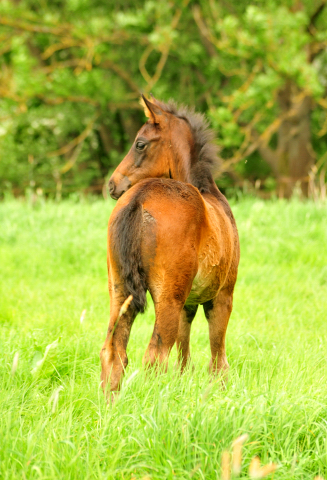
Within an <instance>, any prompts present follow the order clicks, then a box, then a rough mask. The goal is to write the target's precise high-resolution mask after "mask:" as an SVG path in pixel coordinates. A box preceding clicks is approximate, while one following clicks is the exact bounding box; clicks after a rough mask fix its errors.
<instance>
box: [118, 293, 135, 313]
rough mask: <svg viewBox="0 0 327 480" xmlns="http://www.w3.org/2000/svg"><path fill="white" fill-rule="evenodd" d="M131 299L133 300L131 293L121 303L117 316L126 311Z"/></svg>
mask: <svg viewBox="0 0 327 480" xmlns="http://www.w3.org/2000/svg"><path fill="white" fill-rule="evenodd" d="M132 300H133V295H130V296H129V297H127V298H126V300H125V302H124V303H123V304H122V306H121V308H120V310H119V318H120V317H121V316H122V315H124V314H125V313H126V312H127V310H128V307H129V306H130V304H131V302H132Z"/></svg>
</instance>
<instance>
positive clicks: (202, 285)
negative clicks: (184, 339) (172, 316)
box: [186, 204, 235, 304]
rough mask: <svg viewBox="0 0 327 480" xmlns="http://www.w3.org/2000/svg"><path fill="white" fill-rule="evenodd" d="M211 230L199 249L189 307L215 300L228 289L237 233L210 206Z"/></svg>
mask: <svg viewBox="0 0 327 480" xmlns="http://www.w3.org/2000/svg"><path fill="white" fill-rule="evenodd" d="M207 215H208V218H209V224H210V230H209V231H208V232H207V236H206V238H205V240H204V241H203V242H202V245H201V247H200V251H199V255H198V260H199V267H198V271H197V274H196V276H195V277H194V280H193V283H192V288H191V291H190V294H189V296H188V299H187V301H186V303H187V304H200V303H204V302H207V301H208V300H211V299H212V298H214V297H215V296H216V295H217V293H218V292H219V290H220V289H221V288H223V287H224V286H225V283H226V280H227V277H228V274H229V270H230V267H231V263H232V259H233V255H234V253H235V252H234V232H233V228H232V225H231V224H230V222H229V221H228V220H226V219H225V218H224V216H222V215H219V214H217V211H216V210H215V209H213V208H212V207H211V206H210V205H208V204H207Z"/></svg>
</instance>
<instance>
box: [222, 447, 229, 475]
mask: <svg viewBox="0 0 327 480" xmlns="http://www.w3.org/2000/svg"><path fill="white" fill-rule="evenodd" d="M221 470H222V472H221V478H222V480H230V478H231V471H230V454H229V452H227V450H224V451H223V454H222V457H221Z"/></svg>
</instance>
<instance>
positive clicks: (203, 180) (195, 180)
mask: <svg viewBox="0 0 327 480" xmlns="http://www.w3.org/2000/svg"><path fill="white" fill-rule="evenodd" d="M152 101H153V102H154V103H155V104H156V105H157V106H158V107H160V108H161V109H162V110H164V111H165V112H167V113H170V114H172V115H175V117H177V118H181V119H183V120H185V121H186V122H187V123H188V125H189V127H190V130H191V133H192V135H193V141H194V145H195V149H194V153H193V158H192V159H191V165H190V175H191V183H192V185H194V186H195V187H197V188H198V189H199V191H200V192H201V193H213V192H212V187H213V184H214V177H215V176H217V173H218V171H219V169H220V166H221V159H220V158H219V157H218V146H217V145H215V144H214V143H213V140H214V137H215V136H214V132H213V131H212V130H211V129H210V128H209V122H208V120H207V119H206V118H205V116H204V115H202V114H201V113H196V112H195V111H194V109H193V108H189V107H186V106H184V105H180V106H178V105H177V104H176V102H175V101H174V100H169V101H168V102H167V103H164V102H161V101H159V100H157V99H155V98H152Z"/></svg>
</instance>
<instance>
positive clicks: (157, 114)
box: [140, 94, 165, 124]
mask: <svg viewBox="0 0 327 480" xmlns="http://www.w3.org/2000/svg"><path fill="white" fill-rule="evenodd" d="M140 104H141V105H142V107H143V108H144V113H145V116H146V117H148V119H149V120H150V122H152V123H155V124H160V123H162V120H163V118H164V115H165V112H164V111H163V110H162V109H161V108H160V107H158V106H157V105H155V104H154V103H152V102H150V101H149V100H148V99H147V98H146V97H145V96H144V95H143V94H142V95H141V98H140Z"/></svg>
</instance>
